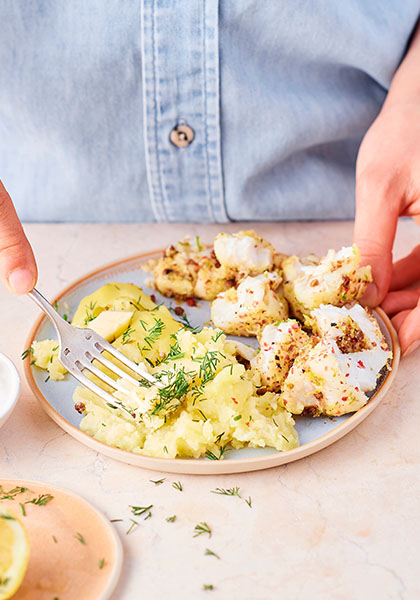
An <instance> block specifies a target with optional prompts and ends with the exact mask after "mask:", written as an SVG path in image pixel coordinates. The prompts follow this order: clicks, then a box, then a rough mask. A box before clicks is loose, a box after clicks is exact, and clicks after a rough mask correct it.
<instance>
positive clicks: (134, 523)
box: [125, 519, 139, 535]
mask: <svg viewBox="0 0 420 600" xmlns="http://www.w3.org/2000/svg"><path fill="white" fill-rule="evenodd" d="M130 521H131V525H130V527H129V528H128V529H127V531H126V532H125V533H126V535H128V534H129V533H131V532H132V531H133V529H135V528H136V527H138V524H139V523H138V521H135V520H134V519H130Z"/></svg>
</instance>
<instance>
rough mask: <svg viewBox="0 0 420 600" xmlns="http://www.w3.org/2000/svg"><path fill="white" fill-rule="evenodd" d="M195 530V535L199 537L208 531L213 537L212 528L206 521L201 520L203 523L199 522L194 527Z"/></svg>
mask: <svg viewBox="0 0 420 600" xmlns="http://www.w3.org/2000/svg"><path fill="white" fill-rule="evenodd" d="M194 532H195V533H194V536H193V537H197V536H198V535H202V534H203V533H208V536H209V537H211V529H210V527H209V526H208V525H207V523H206V522H205V521H201V523H198V525H196V526H195V527H194Z"/></svg>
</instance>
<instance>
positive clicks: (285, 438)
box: [280, 433, 289, 443]
mask: <svg viewBox="0 0 420 600" xmlns="http://www.w3.org/2000/svg"><path fill="white" fill-rule="evenodd" d="M280 435H281V437H282V438H283V439H284V440H286V442H287V443H289V440H288V439H287V437H286V436H285V435H283V434H282V433H281V434H280Z"/></svg>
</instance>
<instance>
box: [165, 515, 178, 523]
mask: <svg viewBox="0 0 420 600" xmlns="http://www.w3.org/2000/svg"><path fill="white" fill-rule="evenodd" d="M165 520H166V521H168V523H175V520H176V515H172V517H166V519H165Z"/></svg>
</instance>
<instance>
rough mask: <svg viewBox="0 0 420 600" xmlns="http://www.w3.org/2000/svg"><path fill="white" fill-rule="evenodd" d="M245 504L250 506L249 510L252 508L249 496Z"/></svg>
mask: <svg viewBox="0 0 420 600" xmlns="http://www.w3.org/2000/svg"><path fill="white" fill-rule="evenodd" d="M245 502H246V503H247V504H248V506H249V508H252V498H251V496H249V497H248V499H247V500H245Z"/></svg>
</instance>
